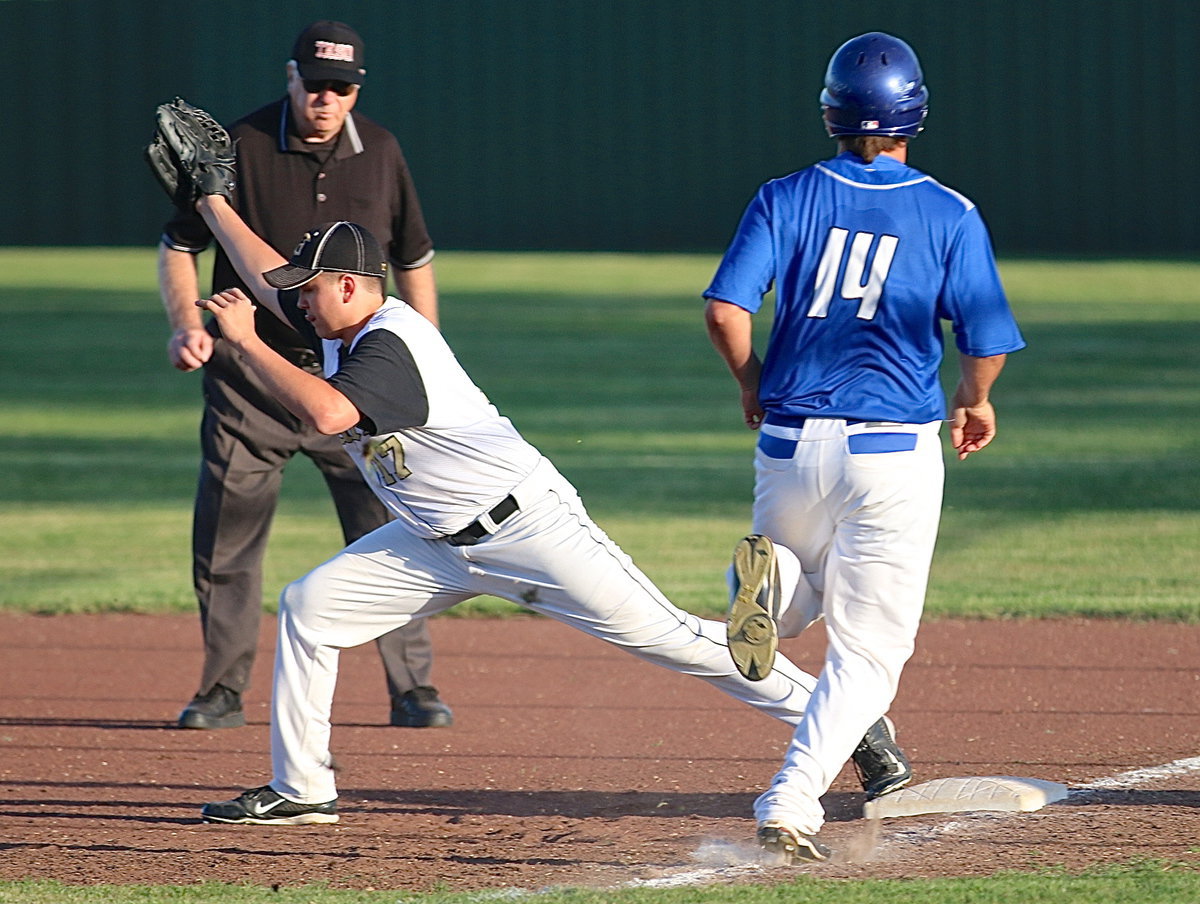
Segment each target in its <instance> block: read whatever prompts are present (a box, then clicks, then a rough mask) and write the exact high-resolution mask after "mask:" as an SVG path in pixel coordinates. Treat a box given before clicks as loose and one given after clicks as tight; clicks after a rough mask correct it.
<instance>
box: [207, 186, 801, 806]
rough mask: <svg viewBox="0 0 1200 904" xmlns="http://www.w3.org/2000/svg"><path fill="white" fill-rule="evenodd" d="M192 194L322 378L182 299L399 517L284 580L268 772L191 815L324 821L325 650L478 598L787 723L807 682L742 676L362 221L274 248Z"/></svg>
mask: <svg viewBox="0 0 1200 904" xmlns="http://www.w3.org/2000/svg"><path fill="white" fill-rule="evenodd" d="M197 207H198V209H199V210H200V211H201V213H202V214H203V216H204V218H205V221H206V222H207V223H208V224H209V226H210V227H211V228H212V231H213V234H214V235H215V236H216V237H217V238H218V240H219V241H220V242H221V244H222V245H223V246H224V248H225V250H226V251H227V252H228V253H229V256H230V258H231V260H232V261H233V262H234V265H235V267H236V268H237V269H238V271H239V274H240V275H241V276H242V277H243V279H244V280H245V281H246V283H247V285H249V286H250V287H251V289H252V290H253V292H254V294H255V296H256V299H257V300H258V302H259V303H260V304H263V305H264V306H266V307H267V308H269V309H270V310H271V311H273V312H274V313H275V314H276V315H277V316H279V317H280V318H281V319H283V320H285V321H286V322H288V323H290V324H292V325H293V326H295V327H296V328H297V329H299V330H301V331H302V332H308V333H311V334H315V337H317V338H316V347H317V348H319V350H320V353H321V356H322V361H323V367H324V379H322V378H321V377H319V376H316V375H314V374H310V373H307V372H305V371H303V370H301V369H299V368H297V367H295V366H293V365H292V364H290V363H289V362H287V361H286V360H285V359H283V358H282V357H280V356H279V355H278V354H276V353H275V352H274V351H272V350H271V349H270V348H269V347H268V346H267V345H265V344H264V343H263V341H262V340H261V339H260V338H259V337H258V336H257V335H256V333H255V331H254V320H253V310H254V307H253V305H252V303H251V301H250V299H249V298H248V297H247V296H246V295H244V294H243V293H242V292H241V291H240V290H230V291H228V292H222V293H218V294H216V295H214V296H213V297H212V298H211V299H205V300H201V301H199V302H197V304H198V305H199V306H200V307H203V308H206V309H207V310H209V311H210V312H212V314H213V315H214V316H215V317H216V318H217V320H218V321H219V324H220V327H221V331H222V335H224V336H225V338H226V340H227V341H229V342H230V343H232V344H233V345H234V347H235V348H236V349H237V351H238V353H239V354H241V355H242V356H243V358H244V359H245V361H246V363H247V365H248V367H249V368H250V369H251V370H252V371H254V373H255V374H256V375H257V376H258V377H259V378H261V380H262V381H263V383H264V384H265V385H266V386H267V388H268V389H269V391H270V392H271V393H272V394H274V395H275V396H276V397H277V398H278V399H279V400H280V401H281V402H282V403H283V404H284V405H285V406H286V407H287V408H288V409H290V410H291V411H293V412H294V413H295V414H296V415H297V416H298V417H300V418H301V419H302V420H304V421H305V422H306V423H309V424H311V425H312V426H314V427H315V428H316V429H317V430H319V431H320V432H322V433H326V434H341V436H342V438H343V441H344V442H345V444H346V448H347V449H348V451H349V453H350V455H351V456H352V457H353V458H354V460H355V462H356V463H357V464H358V466H359V468H360V469H361V470H362V472H363V474H364V475H365V477H366V478H367V481H368V483H369V484H370V485H371V486H372V488H373V489H374V490H375V492H376V493H377V494H378V496H379V498H380V499H382V500H383V502H384V504H385V505H387V506H388V508H389V509H390V510H391V511H392V512H393V513H394V514H395V516H396V517H395V520H394V521H392V522H390V523H388V524H386V525H384V526H383V527H380V528H379V529H377V530H375V531H374V532H372V533H370V534H368V535H367V536H365V537H363V538H361V539H360V540H358V541H356V542H354V543H352V544H351V545H350V546H348V547H347V548H346V549H345V550H344V551H343V552H341V553H339V554H338V555H337V556H335V557H334V558H332V559H330V560H329V561H328V562H325V563H324V564H323V565H320V566H318V567H317V568H316V569H314V570H313V571H312V572H310V573H309V574H308V575H306V576H305V577H303V578H301V579H299V580H297V581H295V582H294V583H292V584H290V585H289V586H288V587H287V588H286V589H285V590H284V592H283V595H282V599H281V604H280V613H279V639H278V645H277V651H276V663H275V675H274V692H273V697H272V704H271V705H272V709H271V752H272V767H273V778H272V780H271V782H270V783H269V784H268V785H266V786H263V787H261V788H254V789H251V790H249V791H246V792H245V793H243V794H242V795H240V796H239V797H237V798H235V799H234V800H231V801H224V802H220V803H211V804H207V805H206V806H204V808H203V809H202V816H203V818H204V819H206V820H208V821H213V822H227V823H255V824H305V823H329V822H335V821H337V818H338V816H337V788H336V786H335V782H334V770H333V768H332V758H331V755H330V750H329V741H330V709H331V706H332V702H333V693H334V685H335V682H336V678H337V667H338V655H339V651H340V650H341V649H342V648H344V647H351V646H355V645H357V644H361V643H365V642H367V641H369V640H371V639H373V638H375V637H378V636H379V635H380V634H383V633H384V632H386V631H389V630H391V629H393V628H395V627H397V626H399V625H403V624H406V623H408V622H409V621H410V620H412V619H414V618H421V617H425V616H430V615H434V614H436V613H438V612H441V611H443V610H445V609H448V608H450V607H451V606H453V605H455V604H456V603H459V602H462V601H464V600H467V599H470V598H471V597H474V596H477V595H480V594H491V595H493V596H497V597H501V598H503V599H508V600H511V601H513V602H515V603H518V604H520V605H522V606H527V607H529V608H530V609H533V610H535V611H537V612H540V613H543V614H545V615H548V616H550V617H552V618H555V619H558V620H559V621H562V622H565V623H566V624H569V625H573V626H574V627H577V628H579V629H580V630H582V631H584V632H586V633H588V634H591V635H592V636H595V637H599V638H601V639H603V640H606V641H608V642H610V643H613V644H616V645H618V646H621V647H624V648H626V649H628V650H629V651H630V652H632V653H634V654H636V655H638V656H640V657H641V658H643V659H646V660H647V661H650V662H653V663H656V664H658V665H662V666H665V667H667V668H670V669H673V670H675V671H679V672H683V673H686V674H691V675H695V676H697V677H699V678H702V679H704V680H705V681H708V682H709V683H710V684H712V685H713V686H714V687H716V688H717V689H719V690H721V691H724V692H725V693H727V694H729V695H730V696H733V697H735V698H736V699H738V700H741V701H743V702H745V703H747V704H749V705H750V706H753V707H754V708H756V709H758V710H760V711H761V712H764V713H767V714H769V715H772V716H775V717H776V718H779V719H781V720H783V721H785V722H787V723H789V724H791V725H795V724H797V723H798V722H799V720H800V718H801V717H802V715H803V713H804V711H805V707H806V705H807V703H808V699H809V695H810V693H811V691H812V688H813V687H814V686H815V685H816V681H815V679H814V678H813V677H812V676H810V675H807V674H805V673H803V672H801V671H800V670H799V669H798V668H796V667H795V666H794V665H793V664H792V663H790V662H788V661H786V660H784V659H782V658H780V659H779V660H777V661H776V662H775V663H774V668H773V669H772V671H771V673H770V675H768V676H766V677H765V678H763V679H762V680H760V681H750V680H748V679H747V678H745V677H743V676H742V675H741V674H739V673H738V671H737V669H736V668H735V667H734V665H733V663H732V661H731V659H730V656H729V650H728V648H727V645H726V638H725V627H724V625H722V624H721V623H720V622H715V621H707V620H703V619H700V618H697V617H696V616H694V615H691V614H689V613H687V612H684V611H683V610H681V609H679V608H677V607H675V606H674V605H672V604H671V603H670V602H669V601H668V600H667V599H666V598H665V597H664V596H663V595H662V593H661V592H659V590H658V589H657V588H656V587H655V586H654V585H653V584H652V583H651V582H650V581H649V579H647V578H646V576H645V575H643V574H642V573H641V572H640V571H639V570H638V569H637V567H636V566H635V565H634V564H633V562H632V561H631V560H630V559H629V557H628V556H627V555H625V553H623V552H622V551H621V550H620V549H619V548H618V547H617V546H616V545H615V544H614V543H613V542H612V541H611V540H610V539H609V538H608V537H607V536H605V534H604V532H603V531H602V530H601V529H600V528H599V527H597V526H596V525H595V523H593V522H592V520H591V518H590V517H589V516H588V514H587V512H586V511H585V510H584V507H583V504H582V503H581V502H580V500H579V497H578V495H577V494H576V492H575V490H574V488H573V487H572V486H571V484H570V483H568V482H567V481H566V480H565V479H564V478H563V477H562V476H561V475H560V474H559V473H558V472H557V471H556V470H555V468H554V467H553V465H551V463H550V462H549V461H548V460H546V459H545V458H544V457H543V456H542V455H541V454H540V453H539V452H538V451H537V449H535V448H534V447H533V446H531V445H529V444H528V443H527V442H526V441H525V440H524V439H523V438H522V437H521V436H520V435H519V434H518V433H517V431H516V430H515V429H514V427H513V425H512V424H511V423H510V422H509V421H508V419H507V418H505V417H502V416H501V415H500V414H499V412H497V410H496V409H495V408H494V407H493V406H492V404H491V403H490V402H489V401H488V400H487V398H486V397H485V396H484V394H483V393H482V392H481V391H480V390H479V389H478V388H477V387H476V386H475V385H474V384H473V383H472V382H471V380H470V378H469V377H468V376H467V374H466V373H465V372H464V371H463V369H462V368H461V367H460V366H459V364H458V362H457V360H456V359H455V357H454V355H453V353H452V352H451V350H450V349H449V347H448V346H447V345H446V342H445V340H444V339H443V338H442V336H441V334H440V333H439V332H438V330H437V329H436V328H434V327H433V326H432V325H431V324H430V323H429V322H428V321H427V320H426V319H425V318H423V317H422V316H421V315H419V314H418V313H416V312H415V311H414V310H413V309H412V308H410V307H409V306H408V305H406V304H405V303H404V302H403V301H400V300H398V299H395V298H386V297H385V296H384V290H383V286H384V278H385V276H386V272H387V271H386V266H387V265H386V263H385V258H384V257H383V255H382V253H381V251H380V249H379V247H378V245H377V244H376V242H375V240H374V239H373V238H372V237H371V235H370V234H369V233H368V232H366V230H364V229H362V227H360V226H357V225H355V224H353V223H347V222H337V223H330V224H324V225H323V226H321V227H318V228H317V229H314V230H313V231H312V232H310V233H309V234H308V235H306V236H305V237H304V240H303V241H302V242H301V243H300V245H299V246H298V247H297V249H296V250H295V252H294V253H293V255H292V257H291V261H290V262H288V261H285V260H284V259H283V258H282V257H281V256H280V255H279V254H278V253H277V252H275V251H274V250H273V249H272V248H271V247H270V246H268V245H266V244H265V243H263V242H262V241H261V240H259V239H258V238H257V236H255V235H254V234H253V233H252V232H250V230H249V229H247V228H246V226H245V225H244V224H243V223H242V221H241V220H240V219H239V218H238V216H237V214H236V213H235V212H234V211H233V209H232V208H231V207H230V206H229V205H228V203H227V202H226V201H225V200H224V199H223V198H221V197H220V196H212V197H208V198H203V199H201V200H200V202H199V203H198V205H197ZM297 292H298V295H299V297H298V300H296V301H295V304H294V305H293V299H294V296H295V295H296V293H297Z"/></svg>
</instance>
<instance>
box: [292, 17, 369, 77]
mask: <svg viewBox="0 0 1200 904" xmlns="http://www.w3.org/2000/svg"><path fill="white" fill-rule="evenodd" d="M292 59H293V60H295V61H296V67H297V68H298V69H299V70H300V78H302V79H311V80H312V81H318V82H327V81H328V82H350V83H351V84H353V85H361V84H362V83H363V76H365V75H366V74H367V70H366V69H364V68H363V40H362V38H360V37H359V36H358V32H357V31H355V30H354V29H353V28H351V27H350V26H349V25H346V24H345V23H344V22H334V21H332V20H331V19H322V20H321V21H320V22H314V23H313V24H312V25H310V26H308V28H306V29H304V31H302V32H300V35H299V36H298V37H297V38H296V43H295V44H294V45H292Z"/></svg>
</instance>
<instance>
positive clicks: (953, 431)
mask: <svg viewBox="0 0 1200 904" xmlns="http://www.w3.org/2000/svg"><path fill="white" fill-rule="evenodd" d="M1007 357H1008V356H1007V355H992V356H991V357H989V358H974V357H972V356H970V355H960V356H959V366H960V367H961V369H962V378H961V379H960V380H959V381H958V389H957V390H955V392H954V400H953V401H952V402H951V405H950V407H951V415H950V424H951V426H950V443H951V445H953V446H954V449H955V451H956V452H958V459H959V461H962V460H963V459H964V458H966V457H967V456H968V455H970V454H971V453H972V452H978V451H979V450H980V449H982V448H983V447H984V446H986V445H987V444H988V443H990V442H991V441H992V440H993V439H994V438H995V436H996V411H995V409H994V408H992V403H991V402H990V401H989V396H990V394H991V391H992V385H993V384H994V383H995V382H996V378H997V377H999V376H1000V371H1001V370H1003V369H1004V361H1005V359H1006V358H1007Z"/></svg>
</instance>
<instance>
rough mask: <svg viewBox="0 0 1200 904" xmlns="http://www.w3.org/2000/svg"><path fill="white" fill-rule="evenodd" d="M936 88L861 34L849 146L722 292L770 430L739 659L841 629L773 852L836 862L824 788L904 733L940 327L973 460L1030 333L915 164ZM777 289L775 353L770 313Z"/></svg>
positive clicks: (922, 578)
mask: <svg viewBox="0 0 1200 904" xmlns="http://www.w3.org/2000/svg"><path fill="white" fill-rule="evenodd" d="M927 103H928V91H927V89H926V87H925V84H924V78H923V75H922V72H921V67H920V64H919V62H918V60H917V57H916V55H915V54H914V52H913V50H912V48H910V47H909V46H908V45H907V44H905V43H904V42H903V41H901V40H899V39H898V38H895V37H892V36H890V35H886V34H882V33H879V32H875V33H871V34H864V35H860V36H859V37H856V38H853V39H852V40H850V41H848V42H846V43H845V44H844V45H842V47H840V48H839V49H838V50H837V51H836V52H835V53H834V54H833V57H832V58H831V60H830V62H829V66H828V69H827V71H826V74H825V89H824V91H823V92H822V93H821V105H822V108H823V111H824V120H825V125H826V128H827V131H828V133H829V135H830V136H831V137H833V138H836V139H837V142H838V149H839V151H840V153H839V154H838V155H837V156H836V157H834V158H833V159H831V160H826V161H824V162H821V163H817V164H816V165H814V166H810V167H809V168H807V169H804V170H801V171H799V172H796V173H792V174H791V175H788V176H785V177H783V178H779V179H774V180H772V181H769V182H767V183H766V184H764V185H762V186H761V187H760V188H759V190H758V192H757V194H755V196H754V198H753V200H752V201H751V202H750V204H749V206H748V207H747V208H746V211H745V213H744V215H743V217H742V220H741V223H740V224H739V226H738V228H737V232H736V233H735V235H734V237H733V240H732V241H731V243H730V245H729V247H728V250H727V251H726V253H725V256H724V258H723V259H722V261H721V264H720V266H719V268H718V270H717V273H716V275H715V277H714V278H713V281H712V284H711V285H710V286H709V287H708V289H707V290H706V291H705V292H704V296H705V298H706V300H707V306H706V309H705V310H706V321H707V325H708V330H709V335H710V338H711V339H712V342H713V344H714V346H715V348H716V349H717V351H718V352H719V353H720V354H721V356H722V357H723V358H724V359H725V362H726V363H727V364H728V366H729V369H730V371H731V372H732V373H733V375H734V377H735V379H736V380H737V383H738V386H739V387H740V389H741V402H742V410H743V415H744V419H745V423H746V424H747V426H749V427H750V428H751V429H757V430H758V431H759V436H758V443H757V449H756V452H755V492H754V506H753V531H754V533H753V534H752V535H751V536H750V537H748V538H746V539H744V540H742V541H741V542H740V543H739V544H738V546H737V549H736V551H735V556H734V567H733V569H732V573H731V584H732V589H733V595H732V602H731V605H730V609H729V616H728V622H727V632H728V639H729V646H730V652H731V653H732V655H733V658H734V661H735V663H736V665H737V667H738V670H739V671H741V672H742V674H743V675H746V676H747V677H749V678H755V679H762V678H765V677H766V676H768V675H770V674H771V671H772V665H773V662H774V661H775V650H776V643H777V638H778V637H779V636H781V635H782V636H785V637H791V636H794V635H796V634H798V633H800V632H801V631H802V630H803V629H804V628H805V627H807V626H808V625H809V624H811V623H812V622H814V621H815V620H816V619H818V618H821V617H823V618H824V620H825V625H826V632H827V636H828V646H827V653H826V659H825V664H824V668H823V669H822V671H821V674H820V677H819V680H818V682H817V686H816V689H815V690H814V692H813V695H812V697H811V699H810V700H809V703H808V707H807V710H806V711H805V714H804V718H803V719H802V720H801V722H800V724H799V725H798V726H797V727H796V731H795V734H794V735H793V738H792V742H791V745H790V747H789V749H788V751H787V754H786V756H785V759H784V763H783V766H782V768H781V769H780V771H779V773H778V774H777V775H776V776H775V779H774V781H773V782H772V784H771V787H770V788H769V789H768V790H767V791H766V792H765V793H763V794H762V795H761V796H760V797H759V798H758V800H757V801H756V803H755V816H756V818H757V820H758V840H759V843H760V845H761V846H762V847H763V848H764V849H765V850H766V851H768V852H771V853H772V854H773V855H775V856H777V857H778V858H780V859H783V860H787V861H796V860H823V859H825V858H826V857H828V855H829V850H828V848H826V847H825V846H824V845H823V844H822V843H821V842H820V840H819V839H818V837H817V833H818V831H819V830H820V829H821V826H822V824H823V821H824V813H823V810H822V808H821V804H820V801H819V798H820V796H821V795H822V794H823V793H825V791H826V790H827V789H828V788H829V786H830V784H831V782H832V781H833V779H834V778H835V777H836V775H837V773H838V771H839V770H840V769H841V767H842V764H843V763H845V761H846V759H847V757H848V756H849V755H850V754H851V752H852V751H853V750H854V749H855V745H856V744H858V743H859V739H861V738H863V733H864V732H865V731H868V728H869V727H870V726H875V727H874V728H871V731H874V732H879V731H883V732H885V733H886V734H888V735H890V734H891V728H890V723H887V722H886V721H884V722H880V720H881V717H883V714H884V713H885V712H886V711H887V709H888V708H889V706H890V705H891V703H892V700H893V699H894V697H895V694H896V690H897V687H898V685H899V680H900V673H901V670H902V668H903V666H904V663H905V662H906V661H907V660H908V658H909V656H910V655H911V654H912V651H913V645H914V641H915V637H916V633H917V627H918V623H919V620H920V615H921V609H922V606H923V605H924V597H925V589H926V583H927V580H928V574H929V565H930V560H931V557H932V554H933V548H934V541H935V538H936V534H937V528H938V520H939V517H940V511H941V499H942V483H943V462H942V450H941V444H940V441H939V435H938V434H939V429H940V427H941V424H942V421H943V419H945V418H946V408H945V399H944V396H943V393H942V389H941V386H940V384H939V381H938V368H939V365H940V363H941V361H942V353H943V339H942V321H943V320H945V321H949V323H950V325H951V326H952V328H953V331H954V337H955V343H956V345H957V348H958V351H959V359H960V363H961V379H960V380H959V383H958V386H957V389H956V390H955V392H954V396H953V400H952V402H951V404H950V409H951V410H950V418H949V421H950V442H951V445H952V446H953V447H954V449H955V451H956V453H957V456H958V458H959V459H965V458H966V457H967V456H968V455H970V454H972V453H974V452H977V451H979V450H980V449H982V448H984V447H985V446H987V445H988V444H989V443H990V442H991V441H992V438H993V437H994V436H995V433H996V418H995V413H994V411H993V408H992V404H991V402H990V401H989V393H990V390H991V388H992V384H993V383H994V381H995V380H996V378H997V376H998V375H999V373H1000V371H1001V368H1002V367H1003V366H1004V362H1005V356H1006V355H1007V354H1008V353H1009V352H1013V351H1017V350H1018V349H1020V348H1023V347H1024V344H1025V343H1024V340H1023V339H1022V338H1021V334H1020V331H1019V330H1018V328H1017V325H1016V323H1015V321H1014V319H1013V317H1012V314H1011V312H1010V310H1009V306H1008V302H1007V300H1006V298H1005V294H1004V290H1003V288H1002V286H1001V284H1000V279H999V276H998V274H997V271H996V265H995V261H994V258H993V254H992V248H991V240H990V238H989V235H988V232H987V229H986V227H985V226H984V222H983V220H982V219H981V217H980V215H979V212H978V211H977V210H976V208H975V205H974V204H972V203H971V201H969V200H968V199H967V198H964V197H963V196H962V195H960V194H959V193H958V192H956V191H953V190H952V189H950V188H947V187H946V186H944V185H941V184H940V183H938V182H937V181H935V180H934V179H933V178H932V177H930V176H928V175H926V174H925V173H922V172H920V171H919V170H916V169H913V168H912V167H910V166H908V165H907V162H906V161H907V154H908V142H909V139H910V138H912V137H913V136H915V135H916V134H917V133H918V132H920V131H921V128H922V124H923V122H924V119H925V115H926V111H927ZM772 287H774V289H775V297H776V301H775V304H776V308H775V315H774V322H773V325H772V328H771V334H770V338H769V340H768V343H767V347H766V354H765V356H764V357H763V358H762V359H761V360H760V359H759V357H758V355H757V354H756V352H755V351H754V347H753V342H752V330H751V318H752V316H753V314H754V313H755V312H757V311H758V310H759V308H760V306H761V304H762V299H763V296H764V294H766V293H767V292H768V291H769V290H770V289H771V288H772ZM881 725H882V726H883V727H882V728H880V726H881ZM869 734H870V732H868V735H869ZM884 755H885V758H886V757H887V756H889V755H890V754H889V753H887V752H886V750H885V754H884ZM877 765H879V766H880V767H881V768H880V769H879V770H878V776H879V780H880V784H879V785H877V786H876V787H875V788H874V789H872V788H871V787H868V789H867V790H868V794H871V793H872V790H874V792H875V793H876V794H878V793H886V792H887V791H889V790H895V788H898V787H900V786H901V785H902V784H903V783H904V782H905V781H907V780H908V775H909V773H908V769H907V766H906V764H903V763H900V762H897V763H896V764H895V768H894V769H893V770H889V769H888V768H887V764H886V763H881V764H877ZM889 772H891V773H892V774H889Z"/></svg>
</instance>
